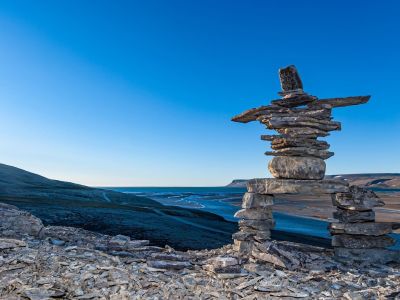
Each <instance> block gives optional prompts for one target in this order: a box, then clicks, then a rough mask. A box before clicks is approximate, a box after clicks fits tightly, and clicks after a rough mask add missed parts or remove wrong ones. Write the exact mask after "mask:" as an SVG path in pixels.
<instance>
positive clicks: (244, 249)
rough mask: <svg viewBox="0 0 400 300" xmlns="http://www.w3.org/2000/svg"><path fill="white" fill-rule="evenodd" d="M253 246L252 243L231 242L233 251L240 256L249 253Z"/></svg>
mask: <svg viewBox="0 0 400 300" xmlns="http://www.w3.org/2000/svg"><path fill="white" fill-rule="evenodd" d="M253 245H254V242H253V241H239V240H233V250H234V251H236V252H238V253H239V254H242V255H244V254H249V253H251V250H252V249H253Z"/></svg>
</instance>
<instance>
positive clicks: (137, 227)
mask: <svg viewBox="0 0 400 300" xmlns="http://www.w3.org/2000/svg"><path fill="white" fill-rule="evenodd" d="M0 202H4V203H8V204H12V205H15V206H17V207H19V208H21V209H24V210H27V211H29V212H31V213H32V214H34V215H36V216H37V217H39V218H40V219H42V220H43V222H44V223H45V224H46V225H60V226H74V227H81V228H84V229H87V230H92V231H98V232H101V233H105V234H112V235H116V234H125V235H129V236H132V237H134V238H136V239H147V240H150V241H151V242H153V244H156V245H160V246H162V245H165V244H168V245H170V246H173V247H175V248H177V249H204V248H217V247H220V246H223V245H225V244H227V243H230V242H231V234H232V233H233V232H235V231H237V225H236V224H235V223H232V222H228V221H225V219H223V218H222V217H220V216H217V215H215V214H212V213H208V212H205V211H200V210H195V209H186V208H180V207H175V206H164V205H162V204H161V203H159V202H157V201H154V200H151V199H149V198H145V197H139V196H135V195H132V194H125V193H119V192H115V191H110V190H104V189H99V188H91V187H87V186H83V185H79V184H74V183H70V182H64V181H58V180H52V179H48V178H45V177H43V176H40V175H37V174H34V173H31V172H27V171H25V170H22V169H18V168H15V167H12V166H8V165H5V164H0Z"/></svg>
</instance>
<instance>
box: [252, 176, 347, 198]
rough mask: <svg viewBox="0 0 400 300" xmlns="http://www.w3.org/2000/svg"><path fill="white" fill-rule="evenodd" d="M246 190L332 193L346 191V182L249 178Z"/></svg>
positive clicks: (254, 191)
mask: <svg viewBox="0 0 400 300" xmlns="http://www.w3.org/2000/svg"><path fill="white" fill-rule="evenodd" d="M247 190H248V191H249V192H252V193H258V194H303V195H314V194H333V193H338V192H347V191H348V183H347V182H346V181H345V180H336V179H324V180H297V179H276V178H258V179H252V180H249V181H248V183H247Z"/></svg>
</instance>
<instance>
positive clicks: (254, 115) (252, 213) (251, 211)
mask: <svg viewBox="0 0 400 300" xmlns="http://www.w3.org/2000/svg"><path fill="white" fill-rule="evenodd" d="M279 76H280V82H281V87H282V92H280V93H279V94H280V95H281V96H282V98H281V99H277V100H273V101H272V103H271V104H270V105H268V106H261V107H259V108H253V109H250V110H248V111H245V112H244V113H242V114H240V115H238V116H235V117H234V118H233V119H232V120H233V121H235V122H241V123H247V122H250V121H259V122H260V123H261V124H264V125H265V126H266V128H267V129H271V130H275V131H276V132H277V134H275V135H262V136H261V139H262V140H266V141H270V142H271V149H272V151H267V152H266V153H265V154H266V155H271V156H274V157H273V159H272V160H271V161H270V162H269V165H268V169H269V171H270V173H271V175H272V176H273V177H275V178H273V179H266V178H263V179H253V180H250V181H249V182H248V184H247V190H248V192H247V193H246V194H245V195H244V197H243V205H242V208H243V209H242V210H240V211H238V212H237V213H236V215H235V216H236V217H237V218H240V219H241V220H240V221H239V227H240V231H239V232H238V233H235V234H234V235H233V239H234V245H235V249H236V251H238V252H239V253H241V254H243V255H247V256H250V257H253V258H254V257H258V258H260V257H261V256H262V255H261V256H260V255H259V254H257V252H260V249H264V250H265V251H264V252H271V245H270V241H268V240H269V236H270V230H271V229H272V228H273V226H274V220H273V217H272V204H273V199H274V195H277V194H304V195H307V194H332V197H333V204H334V205H336V206H337V207H338V210H337V212H336V213H335V216H334V217H336V218H338V220H339V222H338V223H333V224H332V225H331V226H330V231H331V233H332V234H333V235H334V237H333V240H332V243H333V246H334V247H335V253H336V255H337V257H338V258H349V257H350V258H352V259H353V258H354V259H355V260H362V259H363V256H364V255H368V254H370V255H368V258H365V259H364V260H370V261H373V260H374V258H379V259H378V260H376V259H375V261H390V260H393V259H395V258H396V257H397V253H395V252H393V251H391V252H390V251H389V252H388V250H376V249H375V248H384V247H387V246H390V245H392V244H393V239H392V238H390V237H388V236H385V234H387V233H389V232H390V231H391V229H392V224H389V223H388V224H383V223H374V221H375V218H374V212H373V211H372V208H373V206H376V205H382V204H383V203H382V201H380V200H379V199H378V198H377V196H376V195H375V194H374V193H373V192H370V191H366V190H363V189H361V188H358V187H355V186H351V187H349V186H348V183H347V182H346V181H344V180H340V179H334V180H327V179H324V176H325V170H326V164H325V162H324V160H325V159H328V158H329V157H331V156H333V154H334V153H333V152H330V151H328V149H329V144H328V143H327V142H326V141H322V140H319V138H320V137H326V136H328V135H329V132H330V131H335V130H340V129H341V124H340V123H339V122H336V121H333V120H332V116H331V113H332V108H335V107H342V106H348V105H357V104H363V103H366V102H367V101H368V100H369V98H370V96H357V97H347V98H332V99H318V98H317V97H315V96H312V95H309V94H307V93H305V92H304V91H303V84H302V82H301V79H300V76H299V74H298V72H297V70H296V68H295V67H294V66H289V67H287V68H284V69H280V70H279ZM350 232H352V233H350ZM350 249H351V250H350ZM261 252H262V251H261ZM278 252H279V251H278ZM278 252H277V251H275V254H274V255H273V256H271V255H263V256H262V257H264V260H265V261H269V262H273V261H274V263H276V260H277V259H282V257H284V256H285V255H284V254H282V253H283V252H282V251H281V253H278ZM264 254H265V253H264ZM269 254H270V253H269ZM383 255H385V257H386V259H380V257H381V256H383ZM372 257H373V258H372Z"/></svg>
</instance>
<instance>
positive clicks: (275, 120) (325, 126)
mask: <svg viewBox="0 0 400 300" xmlns="http://www.w3.org/2000/svg"><path fill="white" fill-rule="evenodd" d="M262 123H263V124H266V125H267V127H268V129H281V128H288V127H310V128H316V129H319V130H323V131H332V130H340V129H341V124H340V122H336V121H330V120H321V119H316V118H312V117H306V116H272V117H270V118H267V119H263V120H262Z"/></svg>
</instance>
